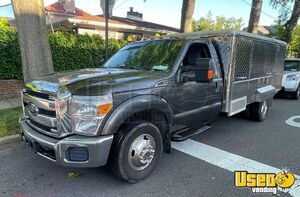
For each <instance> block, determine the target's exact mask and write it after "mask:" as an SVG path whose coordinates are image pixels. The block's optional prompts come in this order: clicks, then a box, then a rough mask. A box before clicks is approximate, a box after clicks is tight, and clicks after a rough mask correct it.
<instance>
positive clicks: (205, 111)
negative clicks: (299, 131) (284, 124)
mask: <svg viewBox="0 0 300 197" xmlns="http://www.w3.org/2000/svg"><path fill="white" fill-rule="evenodd" d="M285 49H286V44H285V43H284V42H281V41H278V40H275V39H271V38H266V37H262V36H257V35H252V34H248V33H244V32H236V31H221V32H220V31H219V32H204V33H202V32H199V33H190V34H180V35H177V36H174V37H169V38H164V39H159V40H149V41H141V42H135V43H131V44H129V45H127V46H125V47H124V48H122V49H121V50H120V51H119V52H117V53H116V54H115V55H114V56H113V57H111V58H110V59H109V60H108V61H107V62H106V63H105V64H104V65H102V66H101V67H100V68H95V69H83V70H79V71H69V72H62V73H54V74H50V75H45V76H41V77H39V78H36V79H33V80H31V81H28V82H26V83H25V86H24V89H23V91H22V103H23V110H24V115H23V117H21V118H20V125H21V129H22V133H23V137H24V140H25V141H26V143H27V144H28V145H29V146H31V147H32V148H33V150H34V151H35V152H36V153H37V154H39V155H40V156H42V157H44V158H47V159H49V160H51V161H53V162H56V163H57V164H59V165H62V166H70V167H98V166H103V165H106V164H107V163H108V164H109V166H110V167H111V169H112V171H113V173H114V174H115V175H116V177H118V178H120V179H123V180H125V181H128V182H137V181H139V180H141V179H143V178H145V177H146V176H148V175H149V174H150V173H151V172H152V170H153V169H154V168H155V166H156V165H157V163H158V161H159V159H160V156H161V154H162V152H163V150H164V151H165V152H170V149H171V142H172V140H173V141H181V140H185V139H187V138H190V137H192V136H194V135H196V134H198V133H200V132H203V131H206V130H208V129H209V128H211V126H212V121H213V120H215V119H216V117H217V116H218V115H219V114H220V113H225V114H227V115H228V116H232V115H234V114H237V113H240V112H244V113H245V114H246V115H247V116H248V117H249V118H250V119H253V120H257V121H263V120H264V119H265V118H266V115H267V113H268V109H269V107H270V105H271V103H272V98H273V96H274V94H275V93H276V92H277V91H279V90H280V89H281V80H282V73H283V67H284V58H285ZM199 151H201V150H199ZM33 162H34V161H33Z"/></svg>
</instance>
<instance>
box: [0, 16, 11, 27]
mask: <svg viewBox="0 0 300 197" xmlns="http://www.w3.org/2000/svg"><path fill="white" fill-rule="evenodd" d="M9 27H10V25H9V22H8V20H7V19H6V18H0V29H5V28H9Z"/></svg>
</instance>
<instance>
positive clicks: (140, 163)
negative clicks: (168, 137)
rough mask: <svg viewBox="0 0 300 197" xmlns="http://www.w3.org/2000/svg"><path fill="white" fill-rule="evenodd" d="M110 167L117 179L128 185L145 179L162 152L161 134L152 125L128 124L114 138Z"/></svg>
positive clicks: (144, 123) (143, 123)
mask: <svg viewBox="0 0 300 197" xmlns="http://www.w3.org/2000/svg"><path fill="white" fill-rule="evenodd" d="M112 148H113V150H112V152H111V161H110V165H111V168H112V171H113V173H114V174H115V176H116V177H117V178H119V179H122V180H125V181H127V182H130V183H135V182H138V181H140V180H142V179H144V178H146V177H147V176H148V175H149V174H150V173H151V172H152V171H153V170H154V168H155V166H156V165H157V163H158V161H159V159H160V157H161V155H162V150H163V140H162V136H161V132H160V131H159V129H158V128H157V127H156V126H155V125H154V124H152V123H150V122H146V121H139V122H133V123H129V124H128V125H127V126H125V127H124V128H123V129H122V130H121V131H120V132H119V133H118V134H117V136H116V138H115V141H114V144H113V147H112Z"/></svg>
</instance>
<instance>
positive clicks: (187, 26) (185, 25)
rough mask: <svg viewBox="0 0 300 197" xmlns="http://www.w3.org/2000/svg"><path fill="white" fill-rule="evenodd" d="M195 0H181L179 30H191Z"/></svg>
mask: <svg viewBox="0 0 300 197" xmlns="http://www.w3.org/2000/svg"><path fill="white" fill-rule="evenodd" d="M195 2H196V0H182V8H181V26H180V30H181V32H191V31H192V23H193V14H194V8H195Z"/></svg>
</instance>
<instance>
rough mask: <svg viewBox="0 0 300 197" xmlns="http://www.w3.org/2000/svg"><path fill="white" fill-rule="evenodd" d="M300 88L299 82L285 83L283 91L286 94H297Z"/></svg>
mask: <svg viewBox="0 0 300 197" xmlns="http://www.w3.org/2000/svg"><path fill="white" fill-rule="evenodd" d="M297 88H298V82H297V81H284V82H283V83H282V91H284V92H295V91H297Z"/></svg>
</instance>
